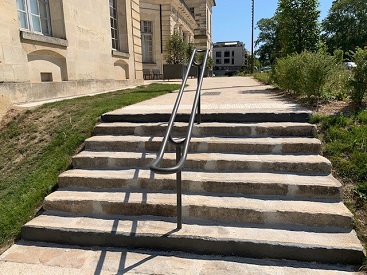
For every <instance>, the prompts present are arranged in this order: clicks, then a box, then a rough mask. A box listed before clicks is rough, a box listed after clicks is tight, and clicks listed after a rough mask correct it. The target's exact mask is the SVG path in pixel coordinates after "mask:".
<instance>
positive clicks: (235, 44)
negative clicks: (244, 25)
mask: <svg viewBox="0 0 367 275" xmlns="http://www.w3.org/2000/svg"><path fill="white" fill-rule="evenodd" d="M247 57H248V51H247V50H246V49H245V47H244V44H243V43H242V42H240V41H227V42H217V43H214V44H213V64H214V74H216V75H223V74H226V73H230V72H235V71H239V70H242V69H243V68H244V67H246V66H247V64H248V60H247Z"/></svg>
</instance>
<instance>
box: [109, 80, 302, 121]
mask: <svg viewBox="0 0 367 275" xmlns="http://www.w3.org/2000/svg"><path fill="white" fill-rule="evenodd" d="M152 82H153V81H146V83H152ZM155 82H157V81H155ZM196 82H197V80H196V79H189V80H188V82H187V84H188V85H189V86H188V87H186V89H185V93H184V96H183V98H182V102H181V106H180V109H179V112H182V113H190V111H191V108H192V102H193V98H194V95H195V90H196V84H197V83H196ZM163 83H177V84H179V83H181V82H177V81H165V82H163ZM271 88H272V87H271V86H269V85H263V84H261V83H260V82H258V81H257V80H255V79H253V78H252V77H212V78H205V79H204V82H203V87H202V97H201V110H202V113H203V114H208V113H228V112H231V113H266V112H269V113H273V112H278V113H288V112H306V111H307V110H306V109H304V108H302V107H300V106H299V105H297V104H294V103H292V102H289V101H286V100H284V99H283V98H281V97H280V96H278V95H276V94H274V92H272V91H271ZM176 97H177V92H174V93H170V94H167V95H164V96H160V97H158V98H153V99H151V100H147V101H144V102H141V103H138V104H134V105H131V106H128V107H125V108H122V109H119V110H116V111H113V112H110V113H111V114H149V113H171V111H172V107H173V104H174V103H175V100H176Z"/></svg>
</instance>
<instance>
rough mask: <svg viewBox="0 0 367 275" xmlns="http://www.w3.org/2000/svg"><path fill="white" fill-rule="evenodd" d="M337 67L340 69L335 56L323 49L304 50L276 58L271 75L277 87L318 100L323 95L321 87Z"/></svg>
mask: <svg viewBox="0 0 367 275" xmlns="http://www.w3.org/2000/svg"><path fill="white" fill-rule="evenodd" d="M337 68H339V70H340V66H339V65H337V62H336V58H335V57H333V56H331V55H328V54H326V53H325V52H323V51H320V52H316V53H313V52H309V51H304V52H302V53H301V54H294V55H290V56H287V57H285V58H280V59H278V60H277V62H276V65H275V68H274V73H273V75H272V77H273V80H274V82H275V83H276V84H277V85H278V86H279V88H281V89H284V90H287V91H288V92H293V93H295V94H298V95H301V96H306V97H307V98H308V99H310V100H318V99H319V98H321V97H324V96H325V95H324V91H325V90H324V89H323V88H324V86H325V85H326V83H327V81H328V79H329V77H330V76H331V75H332V74H333V72H334V71H335V70H336V69H337Z"/></svg>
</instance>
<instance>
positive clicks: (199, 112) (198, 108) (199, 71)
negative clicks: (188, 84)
mask: <svg viewBox="0 0 367 275" xmlns="http://www.w3.org/2000/svg"><path fill="white" fill-rule="evenodd" d="M197 68H198V69H197V72H198V81H197V87H199V83H200V75H201V70H200V68H201V65H199V66H197ZM196 123H197V124H200V123H201V93H199V101H198V107H197V117H196Z"/></svg>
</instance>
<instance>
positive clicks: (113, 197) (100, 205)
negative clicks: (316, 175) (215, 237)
mask: <svg viewBox="0 0 367 275" xmlns="http://www.w3.org/2000/svg"><path fill="white" fill-rule="evenodd" d="M182 205H183V210H182V212H183V218H184V219H203V220H212V221H223V222H238V223H241V222H242V223H246V222H248V223H255V224H288V225H307V226H324V227H343V228H352V227H353V215H352V214H351V213H350V211H349V210H348V209H347V208H346V207H345V205H344V204H343V202H341V201H331V200H326V201H325V200H323V201H311V200H284V199H282V198H278V197H274V198H273V197H272V198H269V197H267V198H265V197H250V196H247V197H245V196H243V195H239V196H234V195H224V194H210V195H202V194H184V195H183V196H182ZM43 208H44V209H45V210H55V211H60V212H70V213H84V214H99V215H126V216H139V215H152V216H164V217H175V216H176V193H174V192H149V191H146V190H140V191H122V190H111V191H110V190H108V191H105V190H89V191H87V190H85V191H84V190H83V191H81V190H62V189H60V190H58V191H56V192H53V193H52V194H50V195H48V196H47V197H46V199H45V202H44V206H43Z"/></svg>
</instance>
